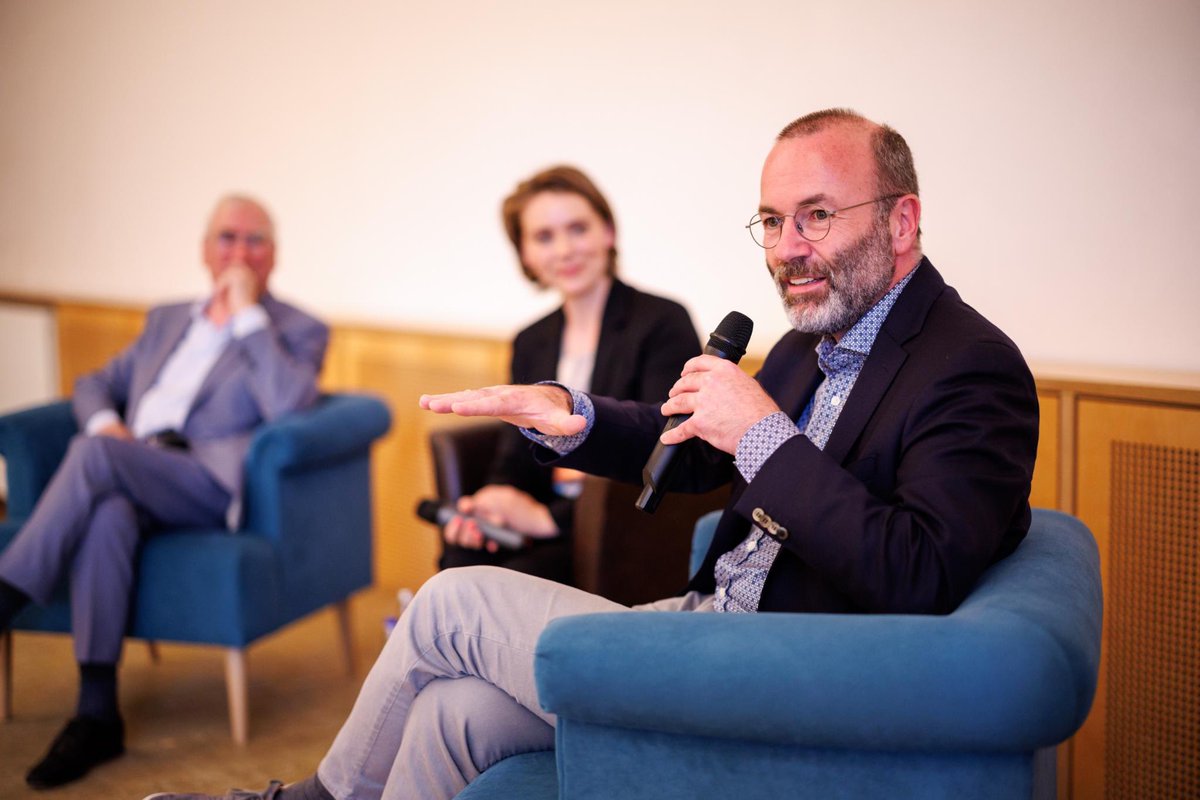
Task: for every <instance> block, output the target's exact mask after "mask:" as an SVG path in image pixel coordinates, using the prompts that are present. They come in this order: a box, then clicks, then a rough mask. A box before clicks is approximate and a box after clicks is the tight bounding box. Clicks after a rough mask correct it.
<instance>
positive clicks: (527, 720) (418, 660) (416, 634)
mask: <svg viewBox="0 0 1200 800" xmlns="http://www.w3.org/2000/svg"><path fill="white" fill-rule="evenodd" d="M711 608H712V601H711V596H709V597H701V596H699V595H697V594H695V593H690V594H688V595H686V596H684V597H674V598H669V599H667V600H661V601H658V602H656V603H652V604H649V605H647V606H639V607H638V608H637V609H636V610H639V611H647V610H663V611H670V610H711ZM634 610H635V609H630V608H628V607H627V606H623V605H620V604H619V603H614V602H612V601H610V600H606V599H604V598H603V597H599V596H597V595H593V594H588V593H587V592H584V591H581V590H579V589H574V588H571V587H569V586H564V585H562V584H559V583H553V582H551V581H547V580H543V579H541V578H535V577H533V576H530V575H524V574H522V573H519V572H514V571H512V570H508V569H503V568H498V567H463V568H459V569H450V570H446V571H444V572H440V573H438V574H437V575H435V576H434V577H433V578H431V579H430V580H429V581H427V582H426V583H425V585H424V586H422V587H421V590H420V591H419V592H417V595H416V597H415V598H413V601H412V603H411V604H410V605H409V606H408V608H407V609H406V610H405V612H404V614H402V615H401V617H400V620H399V622H398V623H397V625H396V628H395V630H394V631H393V632H392V635H391V636H390V637H389V638H388V641H387V645H386V646H385V647H384V649H383V652H382V653H381V654H380V656H379V658H378V660H377V661H376V662H375V666H374V667H372V669H371V672H370V674H369V675H368V676H367V679H366V681H365V682H364V683H363V687H362V690H361V691H360V692H359V695H358V699H357V700H356V701H355V704H354V708H353V710H351V712H350V716H349V717H348V718H347V719H346V722H345V724H344V725H343V726H342V729H341V731H339V732H338V735H337V737H336V738H335V739H334V742H333V746H332V747H331V748H330V749H329V752H328V753H327V754H326V755H325V758H324V759H322V761H321V764H320V766H319V767H318V769H317V775H318V777H319V778H320V779H321V783H322V784H324V785H325V787H326V788H327V789H328V790H329V792H330V793H331V794H333V796H334V797H336V798H338V800H367V798H370V799H371V800H376V799H379V798H382V799H383V800H400V798H405V799H411V800H440V799H441V798H445V799H446V800H449V798H452V797H454V795H456V794H458V792H460V791H461V790H462V789H463V788H464V787H465V786H466V785H467V784H468V783H470V782H471V781H472V780H473V779H474V778H475V777H476V776H478V775H479V774H480V773H481V772H483V771H484V770H485V769H487V768H488V767H489V766H491V765H492V764H494V763H495V762H497V761H499V760H500V759H502V758H506V757H507V756H510V755H516V754H518V753H527V752H533V751H537V750H550V749H553V747H554V715H553V714H548V713H546V712H545V711H543V710H542V708H541V706H540V705H539V704H538V698H537V687H536V686H535V684H534V677H533V655H534V648H535V647H536V645H537V640H538V636H539V635H540V634H541V632H542V630H543V629H544V628H545V627H546V625H547V623H549V622H550V621H551V620H552V619H555V618H557V617H562V616H569V615H574V614H590V613H596V612H605V611H634Z"/></svg>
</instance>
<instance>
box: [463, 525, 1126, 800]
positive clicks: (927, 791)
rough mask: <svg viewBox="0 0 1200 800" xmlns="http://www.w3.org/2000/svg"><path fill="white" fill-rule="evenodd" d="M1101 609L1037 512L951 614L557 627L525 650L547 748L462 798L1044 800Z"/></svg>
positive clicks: (1089, 562) (1089, 694)
mask: <svg viewBox="0 0 1200 800" xmlns="http://www.w3.org/2000/svg"><path fill="white" fill-rule="evenodd" d="M712 522H713V519H712V517H707V518H705V519H704V520H702V521H701V523H700V524H699V525H698V526H697V538H698V539H704V541H702V542H700V543H699V544H698V549H699V551H700V552H701V553H703V552H704V550H705V549H706V547H707V539H706V538H705V537H706V536H710V535H711V525H712ZM1101 610H1102V598H1101V589H1100V569H1099V556H1098V552H1097V549H1096V544H1095V541H1094V540H1093V538H1092V536H1091V534H1090V532H1089V531H1088V530H1087V528H1086V527H1084V525H1083V524H1082V523H1081V522H1079V521H1078V520H1077V519H1075V518H1073V517H1070V516H1068V515H1065V514H1061V513H1058V512H1054V511H1046V510H1041V509H1037V510H1035V511H1034V514H1033V523H1032V526H1031V528H1030V531H1029V534H1028V536H1027V537H1026V538H1025V540H1024V541H1023V542H1022V543H1021V545H1020V547H1018V549H1017V550H1016V552H1015V553H1014V554H1013V555H1011V556H1009V557H1008V558H1006V559H1004V560H1003V561H1001V562H1000V563H998V564H996V565H994V566H993V567H992V568H991V569H989V570H988V572H987V573H986V574H985V575H984V576H983V578H982V579H981V580H980V582H979V584H978V585H977V586H976V587H975V589H974V590H973V591H972V593H971V594H970V595H969V596H968V597H967V599H966V600H965V601H964V602H963V603H962V604H961V605H960V606H959V607H958V608H957V609H956V610H955V611H954V612H952V613H950V614H948V615H945V616H916V615H830V614H761V615H722V614H694V613H692V614H689V613H645V614H620V613H618V614H592V615H583V616H576V617H567V618H561V619H558V620H555V621H554V622H552V623H551V624H550V625H549V626H548V627H547V629H546V631H545V632H544V633H543V634H542V636H541V639H540V640H539V642H538V648H537V656H536V659H537V661H536V672H537V683H538V693H539V697H540V700H541V703H542V706H543V707H544V708H545V709H546V710H548V711H551V712H553V713H555V714H557V715H558V724H557V731H556V750H555V751H554V752H552V753H533V754H526V755H521V756H515V757H512V758H508V759H505V760H504V761H501V762H500V763H499V764H496V765H494V766H493V767H492V768H491V769H489V770H487V771H486V772H484V773H483V775H481V776H480V777H479V778H478V779H477V780H476V781H475V782H474V783H472V784H471V785H470V786H468V787H467V788H466V789H465V790H464V791H463V792H462V793H461V794H460V795H459V798H460V800H482V799H483V798H500V797H525V798H531V799H533V800H541V799H542V798H545V800H549V798H555V797H557V798H562V800H600V798H617V797H619V798H622V800H640V799H642V798H645V800H672V799H673V798H680V800H682V799H683V798H688V799H689V800H694V799H696V798H730V797H733V798H737V800H757V799H758V798H762V799H763V800H767V799H768V798H769V799H771V800H774V799H775V798H781V797H787V798H808V797H811V798H822V799H827V798H878V797H888V798H963V797H970V798H983V799H985V800H986V798H1030V797H1035V796H1037V797H1040V796H1047V797H1053V796H1054V780H1053V772H1052V770H1053V763H1054V759H1053V751H1052V750H1050V749H1049V748H1053V747H1054V746H1055V745H1057V744H1058V743H1060V742H1062V741H1064V740H1066V739H1067V738H1068V737H1070V736H1071V735H1072V734H1073V733H1074V732H1075V731H1076V730H1077V729H1078V728H1079V726H1080V725H1081V724H1082V723H1083V720H1084V718H1085V717H1086V716H1087V714H1088V710H1089V709H1090V707H1091V702H1092V698H1093V695H1094V693H1095V688H1096V678H1097V671H1098V667H1099V658H1100V623H1101ZM1047 767H1048V768H1049V770H1050V771H1049V772H1046V771H1044V770H1045V768H1047Z"/></svg>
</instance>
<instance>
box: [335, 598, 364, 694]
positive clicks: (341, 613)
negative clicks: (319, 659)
mask: <svg viewBox="0 0 1200 800" xmlns="http://www.w3.org/2000/svg"><path fill="white" fill-rule="evenodd" d="M333 610H334V613H335V614H337V621H338V633H339V634H340V635H341V640H342V655H343V657H344V658H345V660H346V675H347V676H348V677H351V678H353V677H354V676H355V674H356V673H357V667H358V664H357V662H356V660H355V658H354V631H353V629H352V628H351V620H350V599H349V598H342V599H341V600H339V601H338V602H336V603H334V604H333Z"/></svg>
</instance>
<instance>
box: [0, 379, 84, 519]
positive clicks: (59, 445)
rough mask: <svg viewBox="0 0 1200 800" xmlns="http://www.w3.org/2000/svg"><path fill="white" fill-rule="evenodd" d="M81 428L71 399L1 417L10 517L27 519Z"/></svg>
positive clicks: (0, 442) (1, 447)
mask: <svg viewBox="0 0 1200 800" xmlns="http://www.w3.org/2000/svg"><path fill="white" fill-rule="evenodd" d="M78 430H79V427H78V426H77V425H76V424H75V415H74V414H73V413H72V412H71V402H70V401H69V400H60V401H58V402H55V403H49V404H46V405H40V406H36V407H34V408H28V409H25V410H24V411H17V412H14V413H12V414H6V415H4V416H3V417H0V455H2V456H4V459H5V462H6V465H7V466H6V469H7V474H8V501H7V502H8V517H9V519H24V518H25V517H28V516H29V515H30V514H31V513H33V507H34V505H35V504H36V503H37V499H38V498H39V497H41V495H42V490H43V489H45V488H46V484H47V483H49V482H50V478H51V476H53V475H54V470H56V469H58V465H59V463H61V462H62V460H63V456H64V455H66V452H67V445H68V444H70V441H71V437H72V436H74V435H75V434H76V432H77V431H78Z"/></svg>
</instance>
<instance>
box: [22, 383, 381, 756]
mask: <svg viewBox="0 0 1200 800" xmlns="http://www.w3.org/2000/svg"><path fill="white" fill-rule="evenodd" d="M390 424H391V417H390V413H389V411H388V409H387V407H386V406H385V405H384V404H383V403H382V402H381V401H379V400H378V399H376V398H374V397H370V396H366V395H351V394H335V395H327V396H325V397H322V398H321V399H320V400H319V401H318V402H317V404H316V405H315V406H314V407H312V408H309V409H307V410H305V411H302V412H298V413H294V414H290V415H288V416H286V417H283V418H281V419H279V420H277V421H275V422H273V423H271V424H269V425H265V426H263V427H262V428H261V429H260V430H259V431H258V432H257V433H256V435H255V437H254V440H253V442H252V444H251V446H250V451H249V454H248V456H247V460H246V485H245V497H244V513H243V521H242V524H241V527H240V529H239V530H238V531H237V533H236V534H231V533H230V532H229V531H228V530H225V529H223V528H222V529H187V530H165V531H160V532H156V533H155V534H154V535H153V536H150V537H149V538H147V539H146V540H145V542H144V544H143V547H142V551H141V553H140V555H139V560H138V567H137V573H138V576H137V588H136V597H135V598H134V603H133V608H132V611H131V618H130V621H129V630H128V635H129V636H131V637H136V638H141V639H147V640H150V641H171V642H192V643H198V644H209V645H217V646H220V647H223V648H225V649H226V653H227V656H226V683H227V691H228V696H229V710H230V726H231V729H232V733H233V738H234V740H235V741H237V742H239V743H241V742H244V741H245V740H246V737H247V733H248V728H249V724H248V719H247V702H246V665H245V650H246V648H247V647H248V646H249V645H250V644H251V643H253V642H254V641H256V640H257V639H259V638H261V637H263V636H266V635H267V634H269V633H271V632H273V631H275V630H278V629H279V628H281V627H282V626H284V625H286V624H288V623H289V622H292V621H294V620H297V619H299V618H301V617H303V616H305V615H307V614H309V613H311V612H313V611H316V610H317V609H320V608H324V607H325V606H327V605H330V604H333V605H335V606H336V608H337V610H338V618H339V623H340V626H341V632H342V645H343V648H344V649H345V652H346V656H347V659H348V661H347V665H348V667H349V668H351V669H353V662H352V660H350V655H351V652H352V649H351V647H350V638H349V636H350V629H349V614H348V604H347V600H348V598H349V596H350V595H351V594H352V593H353V592H355V591H357V590H358V589H362V588H364V587H366V586H368V585H370V583H371V580H372V575H371V497H370V475H369V468H370V447H371V443H372V442H374V441H375V440H376V439H378V438H379V437H380V436H382V435H383V434H384V433H385V432H386V431H387V429H388V427H389V425H390ZM75 432H76V425H75V421H74V419H73V417H72V415H71V408H70V404H69V403H67V402H59V403H53V404H50V405H46V406H40V407H37V408H32V409H29V410H26V411H21V412H17V413H14V414H9V415H7V416H4V417H0V455H3V456H4V458H5V461H6V463H7V469H8V486H9V494H8V518H7V519H6V520H5V521H4V522H3V523H0V548H2V547H4V546H6V545H7V544H8V542H9V540H11V539H12V537H13V536H15V535H16V533H17V531H18V530H19V529H20V527H21V524H22V523H23V521H24V520H25V519H26V518H27V517H28V516H29V514H30V513H31V511H32V510H33V507H34V504H35V503H36V502H37V498H38V496H39V495H40V494H41V492H42V490H43V488H44V487H45V486H46V484H47V482H48V481H49V479H50V477H51V475H52V474H53V472H54V470H55V468H56V467H57V466H58V463H59V461H61V459H62V457H63V454H64V453H65V452H66V448H67V444H68V442H69V441H70V439H71V437H72V436H73V435H74V434H75ZM66 592H67V590H66V587H65V586H63V587H62V588H61V589H60V592H59V596H58V597H57V598H56V600H55V601H54V602H53V603H52V604H51V605H49V606H47V607H44V608H43V607H37V606H31V607H29V608H27V609H25V611H23V612H22V613H21V614H20V615H19V616H18V617H17V619H16V620H15V623H14V629H15V630H28V631H57V632H69V631H70V629H71V621H70V611H69V605H68V601H67V594H66ZM4 639H5V641H3V642H0V647H2V649H4V650H5V651H6V652H5V653H3V654H0V672H2V673H3V675H2V678H0V680H2V687H0V691H2V692H3V694H2V696H0V715H2V716H3V717H4V718H7V717H8V715H9V714H10V713H11V698H12V682H13V679H14V676H13V675H12V671H11V669H10V659H9V658H8V652H7V650H8V648H10V647H11V646H12V637H11V634H9V635H8V636H6V637H4ZM17 678H18V679H19V676H17Z"/></svg>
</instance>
